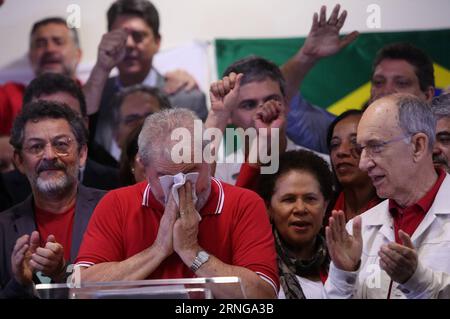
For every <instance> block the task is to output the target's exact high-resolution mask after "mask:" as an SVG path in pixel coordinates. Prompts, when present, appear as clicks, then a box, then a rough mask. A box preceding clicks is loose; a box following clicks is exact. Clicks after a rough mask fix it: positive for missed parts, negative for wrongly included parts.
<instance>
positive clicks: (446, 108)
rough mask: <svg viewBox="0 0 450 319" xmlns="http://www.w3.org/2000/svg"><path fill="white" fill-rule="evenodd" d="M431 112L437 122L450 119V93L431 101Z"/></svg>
mask: <svg viewBox="0 0 450 319" xmlns="http://www.w3.org/2000/svg"><path fill="white" fill-rule="evenodd" d="M431 111H432V112H433V114H434V117H435V118H436V120H440V119H441V118H445V117H450V93H447V94H442V95H439V96H436V97H434V98H433V100H432V101H431Z"/></svg>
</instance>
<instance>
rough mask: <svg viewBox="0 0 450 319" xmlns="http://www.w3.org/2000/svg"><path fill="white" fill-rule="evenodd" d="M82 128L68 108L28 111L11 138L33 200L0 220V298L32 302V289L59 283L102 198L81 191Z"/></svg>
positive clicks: (35, 106)
mask: <svg viewBox="0 0 450 319" xmlns="http://www.w3.org/2000/svg"><path fill="white" fill-rule="evenodd" d="M86 139H87V134H86V128H85V126H84V125H83V122H82V120H81V118H80V117H79V116H78V115H77V114H76V113H75V112H74V111H72V110H71V109H70V108H69V107H68V106H66V105H63V104H60V103H56V102H48V101H37V102H32V103H31V104H29V105H27V106H26V107H25V108H24V110H23V112H22V113H21V114H20V115H19V116H18V117H17V118H16V120H15V122H14V126H13V130H12V133H11V144H12V145H13V147H14V161H15V163H16V166H17V168H18V169H19V170H20V171H21V172H22V173H23V174H25V175H26V176H27V178H28V180H29V182H30V185H31V189H32V195H31V196H29V197H28V198H27V199H26V200H25V201H24V202H22V203H20V204H18V205H16V206H14V207H12V208H10V209H9V210H6V211H4V212H3V213H1V214H0V298H27V297H32V296H33V295H34V293H33V287H34V284H35V283H42V282H49V281H51V282H63V281H64V280H65V278H66V271H67V269H68V268H69V267H68V266H69V265H70V264H71V263H72V262H73V261H74V260H75V257H76V255H77V253H78V248H79V246H80V243H81V239H82V237H83V234H84V231H85V229H86V226H87V223H88V221H89V219H90V216H91V213H92V211H93V210H94V208H95V206H96V205H97V202H98V201H99V200H100V199H101V198H102V197H103V195H104V192H103V191H100V190H96V189H91V188H87V187H84V186H82V185H81V184H79V181H78V174H79V172H80V167H82V166H84V165H85V163H86V158H87V146H86Z"/></svg>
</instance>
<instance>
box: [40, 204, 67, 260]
mask: <svg viewBox="0 0 450 319" xmlns="http://www.w3.org/2000/svg"><path fill="white" fill-rule="evenodd" d="M34 214H35V219H36V226H37V231H38V232H39V236H40V240H41V247H45V244H46V243H47V238H48V236H49V235H54V236H55V238H56V242H58V243H59V244H61V245H62V246H63V247H64V259H65V260H70V249H71V247H72V230H73V223H74V217H75V204H74V205H73V206H72V207H71V208H69V209H68V210H67V211H65V212H63V213H60V214H55V213H50V212H46V211H44V210H42V209H40V208H39V207H35V213H34Z"/></svg>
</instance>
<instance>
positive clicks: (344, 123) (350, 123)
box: [333, 114, 361, 135]
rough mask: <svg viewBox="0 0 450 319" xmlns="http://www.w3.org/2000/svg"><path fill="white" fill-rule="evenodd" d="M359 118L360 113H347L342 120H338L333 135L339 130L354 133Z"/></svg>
mask: <svg viewBox="0 0 450 319" xmlns="http://www.w3.org/2000/svg"><path fill="white" fill-rule="evenodd" d="M360 119H361V115H360V114H355V115H349V116H347V117H346V118H344V119H343V120H341V121H339V122H338V123H337V124H336V126H335V127H334V130H333V135H336V134H337V133H340V132H346V133H348V132H354V133H356V128H357V127H358V123H359V120H360Z"/></svg>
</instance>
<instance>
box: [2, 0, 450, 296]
mask: <svg viewBox="0 0 450 319" xmlns="http://www.w3.org/2000/svg"><path fill="white" fill-rule="evenodd" d="M346 17H347V12H346V11H343V12H341V8H340V6H339V5H337V6H335V7H334V8H333V10H332V12H331V14H330V15H329V16H328V17H327V14H326V7H322V8H321V9H320V12H318V13H315V14H314V16H313V22H312V26H311V30H310V32H309V34H308V36H307V38H306V40H305V42H304V44H303V46H302V47H300V48H299V50H298V52H297V53H296V54H295V55H294V56H293V57H292V58H291V59H289V60H288V61H287V62H286V63H285V64H284V65H282V66H281V67H278V66H277V65H275V64H274V63H273V62H271V61H268V60H266V59H264V58H261V57H257V56H250V57H246V58H244V59H241V60H238V61H235V62H234V63H232V64H231V65H230V66H228V68H227V69H226V70H225V71H224V73H223V74H222V76H221V77H220V79H219V80H218V81H216V82H214V83H212V84H211V87H210V92H209V99H210V108H209V109H208V108H207V107H206V105H207V104H206V95H205V94H204V93H203V92H201V91H200V90H199V89H198V87H197V85H196V83H195V80H194V79H193V77H192V76H191V75H189V74H188V73H187V72H185V71H183V70H175V71H173V72H169V73H167V74H165V75H162V74H160V73H159V72H158V71H157V70H156V69H155V68H154V67H153V64H152V60H153V56H154V55H155V54H156V53H157V52H158V49H159V46H160V40H161V35H160V33H159V24H160V21H159V15H158V11H157V9H156V8H155V7H154V5H153V4H152V3H151V2H150V1H147V0H116V1H114V2H113V3H112V5H111V7H110V8H109V10H108V12H107V20H108V31H107V32H106V33H105V35H104V36H103V37H102V40H101V42H100V44H99V47H98V57H97V61H96V64H95V66H94V67H93V69H92V72H91V74H90V76H89V79H88V80H87V81H86V83H81V81H80V80H78V79H77V78H76V68H77V65H78V63H79V62H80V59H81V48H80V45H79V39H78V34H77V31H76V29H70V28H68V26H67V24H66V21H65V20H64V19H62V18H58V17H47V18H44V19H42V20H40V21H37V22H36V23H35V24H34V25H33V27H32V30H31V32H30V39H29V43H30V45H29V58H30V62H31V65H32V67H33V71H34V74H35V78H34V79H33V80H32V81H31V82H30V83H29V84H28V85H24V84H21V83H14V82H8V83H5V84H2V85H0V117H1V119H0V121H1V122H0V123H1V127H0V163H1V167H0V168H1V174H0V211H1V212H0V298H36V297H37V294H36V290H35V285H36V284H39V283H50V282H51V283H63V282H67V281H68V280H71V276H73V274H74V271H77V272H78V273H79V275H80V276H81V280H82V281H83V282H85V283H89V282H109V281H124V280H131V281H134V280H144V279H172V278H193V277H226V276H236V277H239V278H240V282H241V287H238V286H233V287H231V286H226V287H225V286H223V287H219V286H218V287H214V288H213V294H214V297H216V298H237V297H242V296H245V297H247V298H287V299H305V298H306V299H320V298H379V299H391V298H392V299H394V298H450V218H449V214H450V204H448V198H449V196H450V177H449V176H448V173H449V172H450V164H449V159H450V94H448V93H447V94H446V93H443V94H441V95H440V96H435V95H436V94H435V81H434V70H433V63H432V60H431V59H430V57H429V56H428V55H427V54H426V53H425V52H424V51H422V50H421V49H419V48H417V47H414V46H413V45H411V44H408V43H392V44H388V45H386V46H384V47H382V48H380V50H379V51H378V53H377V55H376V58H375V60H374V62H373V71H372V78H371V91H370V99H369V100H368V101H367V103H366V104H365V105H364V106H362V105H349V110H348V111H346V112H344V113H342V114H340V115H339V116H337V117H336V116H334V115H332V114H330V113H328V112H327V111H326V110H325V109H321V108H319V107H317V106H314V105H312V104H311V103H309V102H308V101H307V100H305V98H304V97H303V96H302V94H301V90H300V91H299V88H300V87H301V83H302V82H303V79H304V78H305V76H306V75H307V74H308V72H309V71H310V70H311V69H312V68H313V67H314V65H316V64H317V63H319V61H320V60H321V59H323V58H326V57H328V56H331V55H333V54H336V53H337V52H339V51H340V50H342V49H343V48H345V47H346V46H347V45H349V44H351V43H352V42H353V41H354V40H355V39H356V38H357V37H358V32H356V31H355V32H352V33H350V34H349V35H347V36H345V37H340V35H339V32H340V30H341V28H342V26H343V25H344V23H345V20H346ZM114 67H117V69H118V71H119V72H118V75H117V76H114V77H109V75H110V72H111V70H112V69H113V68H114ZM336 85H338V84H336ZM318 89H320V88H318ZM324 94H326V92H324ZM199 123H200V131H201V133H200V134H199V132H198V131H199V130H198V126H199ZM230 125H232V126H233V128H234V129H233V134H232V135H230V134H228V132H229V128H230ZM180 131H181V132H183V134H181V135H179V134H178V135H177V134H175V132H180ZM203 132H214V134H213V135H214V138H208V136H207V135H208V134H206V133H205V134H203ZM236 132H238V133H237V134H241V136H240V137H241V147H240V148H237V149H232V150H231V152H229V153H227V154H225V156H224V159H223V160H219V158H218V155H219V154H220V153H221V152H220V148H221V147H223V146H224V145H228V144H229V142H230V140H233V141H234V139H235V136H234V134H236ZM251 132H253V133H252V134H250V133H251ZM177 136H178V138H177ZM180 153H183V157H182V158H183V161H179V160H178V159H179V156H178V157H177V156H175V155H180ZM207 153H209V154H211V155H212V159H213V161H210V158H206V157H205V156H204V155H205V154H207ZM197 154H201V156H200V158H198V156H197ZM270 168H275V169H274V171H271V172H270V173H267V171H268V170H270Z"/></svg>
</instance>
